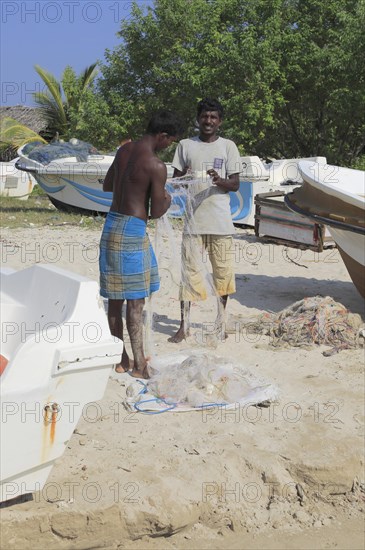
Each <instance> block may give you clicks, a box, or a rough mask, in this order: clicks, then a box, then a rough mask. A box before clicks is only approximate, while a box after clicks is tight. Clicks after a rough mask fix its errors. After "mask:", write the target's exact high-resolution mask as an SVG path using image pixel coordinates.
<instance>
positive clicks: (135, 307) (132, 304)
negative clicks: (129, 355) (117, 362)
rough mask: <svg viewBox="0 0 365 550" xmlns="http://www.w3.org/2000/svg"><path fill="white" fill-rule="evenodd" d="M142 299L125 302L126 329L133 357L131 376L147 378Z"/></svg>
mask: <svg viewBox="0 0 365 550" xmlns="http://www.w3.org/2000/svg"><path fill="white" fill-rule="evenodd" d="M144 301H145V300H144V298H140V299H138V300H127V329H128V334H129V338H130V341H131V346H132V352H133V357H134V364H133V370H132V372H131V374H132V376H135V377H136V378H148V372H147V360H146V358H145V356H144V351H143V318H142V315H143V306H144Z"/></svg>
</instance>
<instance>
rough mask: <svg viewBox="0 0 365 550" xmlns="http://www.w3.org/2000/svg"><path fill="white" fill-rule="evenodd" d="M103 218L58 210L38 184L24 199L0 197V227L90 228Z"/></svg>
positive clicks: (98, 223) (99, 225) (99, 223)
mask: <svg viewBox="0 0 365 550" xmlns="http://www.w3.org/2000/svg"><path fill="white" fill-rule="evenodd" d="M104 220H105V218H104V217H103V216H88V215H87V214H86V215H85V214H81V213H80V214H79V213H76V212H63V211H62V210H58V209H57V208H56V207H55V206H53V204H52V203H51V202H50V200H49V199H48V197H47V195H46V194H45V193H44V192H43V191H42V190H41V189H40V187H39V185H36V186H35V187H34V190H33V191H32V193H31V194H30V195H29V197H28V199H26V200H20V199H16V198H14V197H1V206H0V227H1V228H16V227H18V228H19V227H23V228H24V227H40V226H44V225H47V226H50V227H52V226H54V227H59V226H62V225H75V226H81V227H86V228H89V229H91V228H93V227H95V228H101V227H102V225H103V223H104Z"/></svg>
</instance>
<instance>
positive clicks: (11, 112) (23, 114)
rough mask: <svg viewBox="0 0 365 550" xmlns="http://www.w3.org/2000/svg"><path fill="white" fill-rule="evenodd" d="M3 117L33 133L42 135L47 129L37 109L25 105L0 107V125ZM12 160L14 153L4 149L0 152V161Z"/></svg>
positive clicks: (40, 111) (39, 110) (40, 112)
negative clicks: (11, 119) (15, 121)
mask: <svg viewBox="0 0 365 550" xmlns="http://www.w3.org/2000/svg"><path fill="white" fill-rule="evenodd" d="M5 117H10V118H14V119H15V120H17V121H18V122H20V124H24V125H25V126H28V128H30V129H31V130H33V132H36V133H37V134H40V135H42V134H43V133H44V132H45V130H46V129H47V122H46V120H45V118H44V115H42V110H41V109H40V108H39V107H27V106H26V105H14V106H11V107H0V123H1V120H2V119H3V118H5ZM12 158H14V151H13V150H11V149H6V150H5V151H4V150H3V151H0V160H1V161H5V162H7V161H9V160H11V159H12Z"/></svg>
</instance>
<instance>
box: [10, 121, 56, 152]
mask: <svg viewBox="0 0 365 550" xmlns="http://www.w3.org/2000/svg"><path fill="white" fill-rule="evenodd" d="M32 141H41V142H44V143H46V142H45V140H44V139H43V138H42V137H41V136H40V135H39V134H37V133H36V132H33V130H31V129H30V128H28V126H24V125H23V124H20V123H19V122H18V121H17V120H15V119H14V118H11V117H4V118H3V119H1V123H0V150H1V152H2V153H3V152H5V151H7V150H9V149H11V150H12V153H13V154H14V155H15V154H16V151H17V149H19V147H21V146H22V145H24V144H25V143H30V142H32Z"/></svg>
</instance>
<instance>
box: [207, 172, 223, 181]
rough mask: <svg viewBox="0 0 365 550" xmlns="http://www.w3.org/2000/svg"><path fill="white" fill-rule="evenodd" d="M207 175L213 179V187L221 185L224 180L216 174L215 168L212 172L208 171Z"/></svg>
mask: <svg viewBox="0 0 365 550" xmlns="http://www.w3.org/2000/svg"><path fill="white" fill-rule="evenodd" d="M207 174H208V176H210V177H211V178H212V184H213V185H220V183H221V179H222V178H221V177H220V175H219V174H218V172H216V171H215V170H214V169H213V168H211V169H210V170H207Z"/></svg>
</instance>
